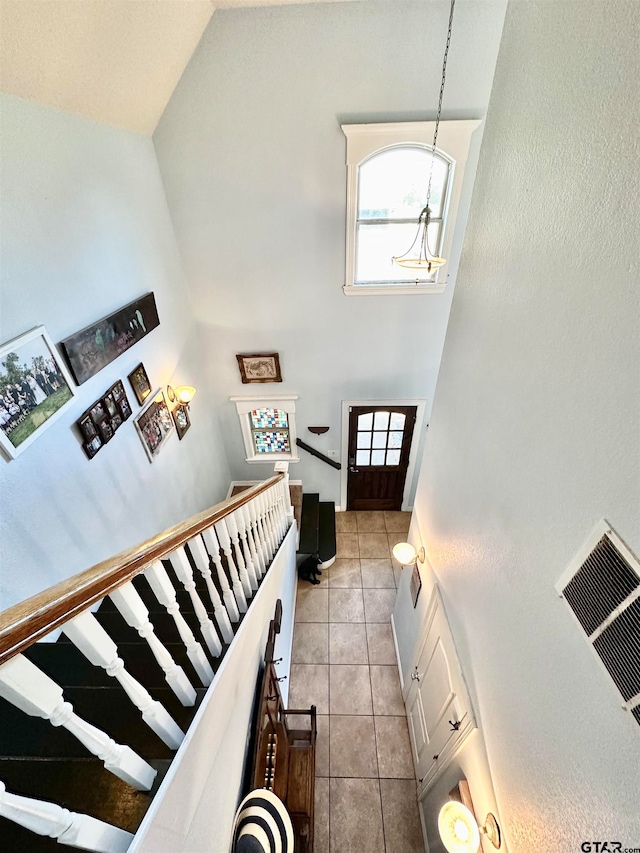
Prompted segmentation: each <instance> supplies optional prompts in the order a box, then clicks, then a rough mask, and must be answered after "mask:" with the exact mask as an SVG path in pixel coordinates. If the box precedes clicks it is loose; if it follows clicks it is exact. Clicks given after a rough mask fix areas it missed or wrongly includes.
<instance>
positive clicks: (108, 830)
mask: <svg viewBox="0 0 640 853" xmlns="http://www.w3.org/2000/svg"><path fill="white" fill-rule="evenodd" d="M0 815H2V817H6V818H7V819H8V820H12V821H13V822H14V823H17V824H19V825H20V826H24V827H25V829H30V830H31V832H35V833H36V835H46V836H48V837H49V838H55V839H56V840H57V842H58V843H59V844H68V845H69V846H70V847H79V848H80V849H82V850H94V851H96V853H126V851H127V849H128V848H129V845H130V844H131V842H132V841H133V835H132V834H131V833H130V832H125V831H124V829H118V827H117V826H111V824H109V823H104V821H101V820H98V819H97V818H95V817H90V816H89V815H86V814H78V812H70V811H69V810H68V809H63V808H62V807H61V806H58V805H56V804H55V803H48V802H46V801H45V800H34V799H32V798H31V797H20V796H18V795H17V794H10V793H8V791H7V789H6V787H5V785H4V783H3V782H0Z"/></svg>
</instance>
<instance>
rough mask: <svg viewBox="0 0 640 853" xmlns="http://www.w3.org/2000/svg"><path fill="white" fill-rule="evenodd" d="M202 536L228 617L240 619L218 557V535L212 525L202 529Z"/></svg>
mask: <svg viewBox="0 0 640 853" xmlns="http://www.w3.org/2000/svg"><path fill="white" fill-rule="evenodd" d="M202 538H203V539H204V544H205V545H206V547H207V550H208V552H209V557H210V558H211V560H212V561H213V565H214V566H215V568H216V575H217V576H218V583H219V584H220V588H221V589H222V600H223V601H224V603H225V607H226V608H227V613H228V614H229V619H230V620H231V621H232V622H237V621H238V620H239V619H240V611H239V610H238V602H237V601H236V598H235V595H234V594H233V592H232V590H231V587H230V586H229V580H228V579H227V573H226V572H225V570H224V566H223V565H222V560H221V559H220V543H219V542H218V537H217V536H216V532H215V530H214V529H213V527H207V529H206V530H203V531H202ZM240 589H242V586H241V587H240Z"/></svg>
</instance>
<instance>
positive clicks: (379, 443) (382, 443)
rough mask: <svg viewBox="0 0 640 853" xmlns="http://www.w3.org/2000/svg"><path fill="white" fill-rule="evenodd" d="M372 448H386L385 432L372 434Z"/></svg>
mask: <svg viewBox="0 0 640 853" xmlns="http://www.w3.org/2000/svg"><path fill="white" fill-rule="evenodd" d="M373 446H374V447H386V446H387V433H386V432H374V434H373Z"/></svg>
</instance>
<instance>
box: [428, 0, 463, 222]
mask: <svg viewBox="0 0 640 853" xmlns="http://www.w3.org/2000/svg"><path fill="white" fill-rule="evenodd" d="M455 5H456V0H451V10H450V12H449V28H448V30H447V43H446V45H445V48H444V57H443V59H442V80H441V82H440V95H439V97H438V110H437V112H436V126H435V128H434V131H433V145H432V146H431V169H430V170H429V185H428V187H427V203H426V204H425V208H426V209H427V216H428V215H429V213H428V208H429V201H430V199H431V183H432V181H433V163H434V160H435V154H436V143H437V141H438V129H439V127H440V113H441V112H442V98H443V96H444V82H445V80H446V77H447V59H448V58H449V45H450V44H451V30H452V28H453V10H454V7H455Z"/></svg>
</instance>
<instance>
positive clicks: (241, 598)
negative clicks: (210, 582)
mask: <svg viewBox="0 0 640 853" xmlns="http://www.w3.org/2000/svg"><path fill="white" fill-rule="evenodd" d="M214 527H215V531H216V536H217V537H218V542H219V543H220V546H221V547H222V550H223V551H224V555H225V557H226V558H227V565H228V566H229V574H230V575H231V585H232V586H233V594H234V595H235V597H236V601H237V602H238V610H239V611H240V613H246V612H247V599H246V598H245V595H244V589H243V586H242V584H241V583H240V576H239V575H238V569H237V568H236V564H235V562H234V560H233V554H232V553H231V539H230V537H229V531H228V530H227V526H226V524H225V523H224V521H216V523H215V524H214Z"/></svg>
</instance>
